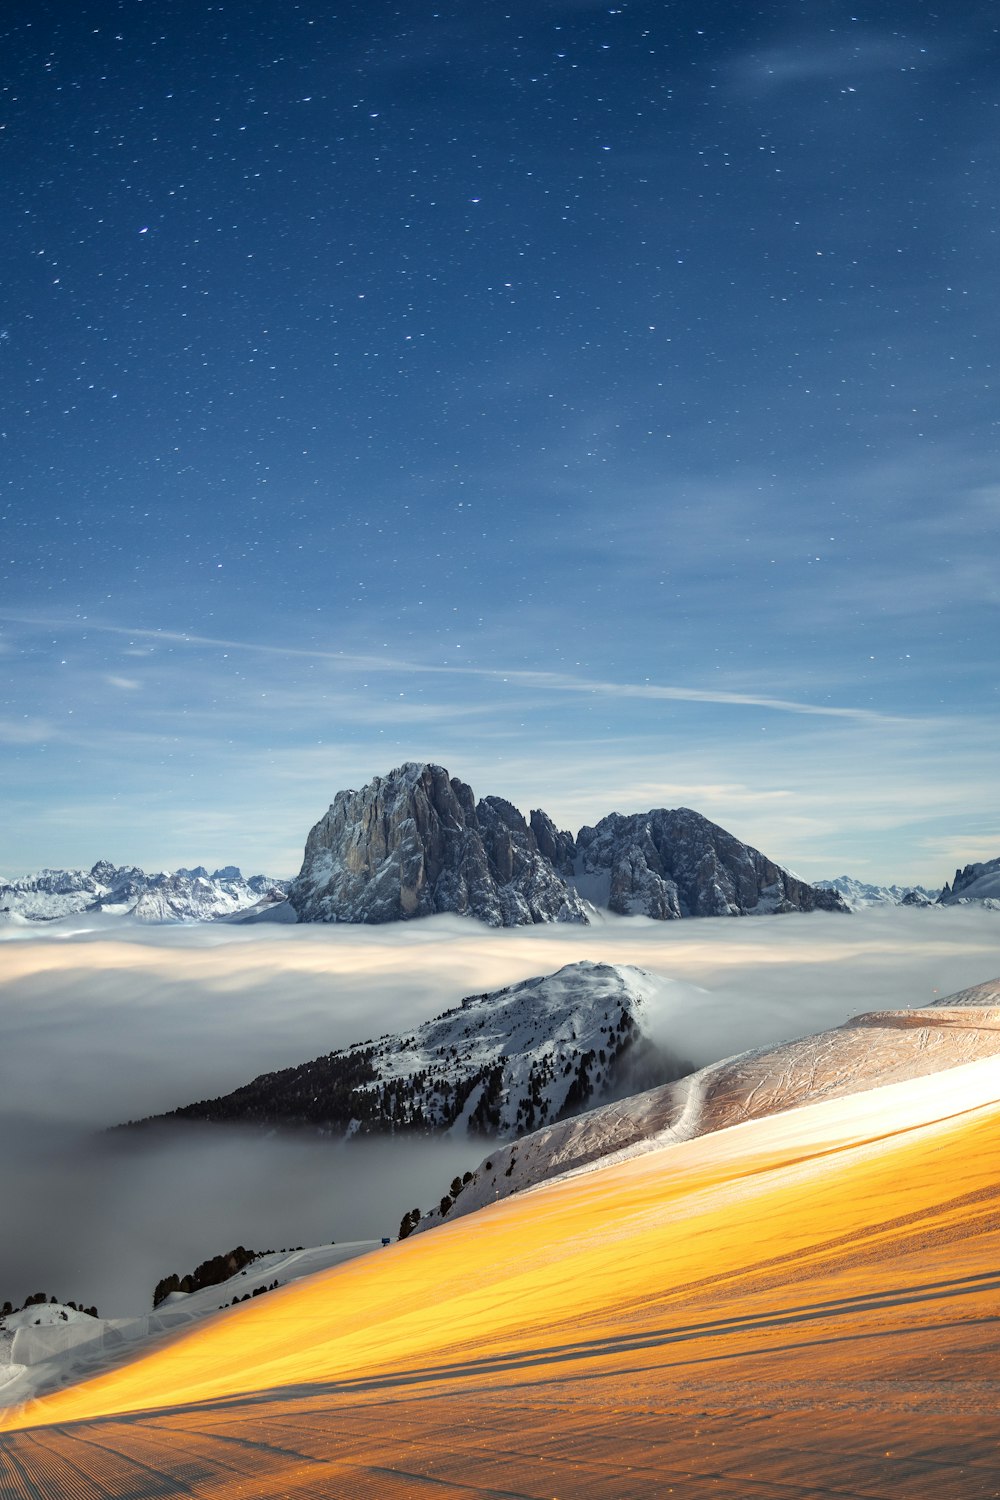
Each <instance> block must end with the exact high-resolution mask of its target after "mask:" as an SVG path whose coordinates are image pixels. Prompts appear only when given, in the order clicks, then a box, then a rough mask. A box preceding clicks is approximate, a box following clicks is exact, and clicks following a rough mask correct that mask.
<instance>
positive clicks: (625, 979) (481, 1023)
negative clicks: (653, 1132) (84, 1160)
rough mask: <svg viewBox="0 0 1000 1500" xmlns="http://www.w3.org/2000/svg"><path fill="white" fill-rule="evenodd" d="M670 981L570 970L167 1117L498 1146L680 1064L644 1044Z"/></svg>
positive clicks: (579, 967) (616, 970) (602, 967)
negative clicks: (466, 1139) (469, 1139)
mask: <svg viewBox="0 0 1000 1500" xmlns="http://www.w3.org/2000/svg"><path fill="white" fill-rule="evenodd" d="M669 985H670V981H669V980H665V979H659V978H657V977H656V976H655V975H653V974H649V973H646V972H645V971H644V970H642V969H637V968H632V967H630V966H628V965H625V964H618V965H612V964H595V963H586V962H584V963H575V964H567V965H566V967H565V968H562V969H560V970H559V971H558V972H557V973H555V974H550V975H545V976H540V977H538V978H535V979H527V980H525V981H524V982H523V983H521V984H515V985H512V986H510V987H509V988H507V989H503V990H497V991H495V992H494V993H492V994H482V995H470V996H469V997H468V998H467V999H465V1000H463V1001H462V1003H461V1005H459V1006H457V1007H455V1008H454V1009H453V1010H448V1011H445V1012H444V1013H443V1014H442V1015H440V1016H438V1017H436V1018H435V1019H434V1020H432V1021H427V1022H425V1023H424V1024H423V1025H421V1026H418V1027H416V1028H415V1030H413V1031H410V1032H407V1033H406V1034H404V1035H402V1036H382V1037H379V1038H377V1039H376V1040H372V1041H366V1042H361V1043H358V1044H356V1045H355V1046H353V1047H348V1048H345V1049H344V1050H342V1051H339V1052H331V1053H329V1054H328V1055H327V1056H326V1057H319V1058H315V1059H314V1060H313V1061H312V1062H309V1063H304V1064H303V1065H302V1066H300V1067H295V1068H285V1069H283V1070H282V1071H280V1072H277V1073H265V1074H262V1075H261V1076H260V1077H259V1078H255V1079H253V1081H252V1082H250V1083H248V1084H245V1085H244V1086H243V1087H242V1088H238V1089H235V1090H234V1091H233V1092H232V1093H231V1094H227V1095H225V1096H224V1097H222V1098H219V1099H208V1100H203V1101H202V1102H200V1103H198V1104H190V1105H187V1106H185V1107H183V1108H181V1109H177V1110H174V1111H172V1113H171V1114H169V1115H166V1116H160V1117H158V1118H160V1119H167V1120H174V1119H178V1120H207V1121H213V1122H225V1123H246V1124H256V1125H267V1126H275V1125H283V1126H289V1127H303V1126H305V1127H309V1128H313V1129H319V1130H322V1131H324V1132H330V1133H334V1134H337V1135H341V1136H350V1135H354V1134H361V1135H379V1134H395V1133H399V1132H404V1131H405V1132H413V1131H416V1132H418V1133H438V1132H442V1131H450V1132H452V1133H455V1134H465V1133H468V1134H470V1135H480V1136H487V1137H500V1138H502V1139H506V1138H508V1137H511V1136H518V1135H523V1134H525V1133H526V1132H527V1131H531V1130H534V1129H535V1128H536V1127H537V1126H539V1125H543V1124H547V1123H550V1122H552V1121H553V1120H559V1119H561V1118H563V1117H564V1116H566V1115H569V1114H572V1113H575V1112H577V1111H579V1110H580V1109H584V1108H586V1107H587V1105H589V1104H591V1103H593V1102H594V1101H595V1100H596V1099H599V1098H601V1097H608V1096H609V1095H611V1094H613V1093H621V1092H623V1091H626V1090H628V1089H632V1088H644V1087H648V1086H649V1085H650V1084H651V1083H652V1082H654V1081H658V1082H659V1081H662V1080H664V1079H666V1078H676V1077H679V1076H680V1075H681V1074H682V1073H683V1072H684V1071H686V1070H688V1069H689V1066H690V1065H685V1064H682V1063H680V1062H679V1061H678V1060H677V1059H675V1058H671V1057H668V1056H667V1055H665V1054H664V1053H663V1052H661V1051H660V1050H659V1049H658V1048H656V1047H655V1046H654V1045H653V1043H652V1042H651V1041H650V1039H649V1037H648V1035H647V1034H646V1030H645V1026H644V1022H645V1019H646V1014H647V1008H648V1005H649V1002H650V1001H651V1000H653V999H654V998H655V997H657V996H659V995H661V994H662V993H663V992H665V991H666V990H667V989H668V988H669Z"/></svg>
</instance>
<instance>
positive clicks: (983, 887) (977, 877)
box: [938, 859, 1000, 910]
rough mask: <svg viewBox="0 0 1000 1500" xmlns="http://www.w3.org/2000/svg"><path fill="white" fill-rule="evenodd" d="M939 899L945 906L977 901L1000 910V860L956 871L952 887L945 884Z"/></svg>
mask: <svg viewBox="0 0 1000 1500" xmlns="http://www.w3.org/2000/svg"><path fill="white" fill-rule="evenodd" d="M938 899H939V900H940V902H941V904H942V905H943V906H959V905H961V904H962V903H963V902H966V901H975V902H979V903H980V904H982V905H983V906H989V907H995V908H997V909H998V910H1000V859H988V860H986V861H984V862H983V863H982V864H975V865H966V866H965V869H964V870H956V871H955V878H954V880H953V881H952V882H951V884H950V885H949V884H948V882H947V881H946V882H945V885H944V888H943V890H942V891H941V895H940V897H939V898H938Z"/></svg>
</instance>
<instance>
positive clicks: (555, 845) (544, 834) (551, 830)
mask: <svg viewBox="0 0 1000 1500" xmlns="http://www.w3.org/2000/svg"><path fill="white" fill-rule="evenodd" d="M531 831H532V833H533V834H534V835H535V843H536V844H537V845H538V852H539V854H544V855H545V858H546V859H547V860H548V861H549V863H550V864H551V865H552V867H553V868H554V869H556V870H558V871H559V874H560V875H572V874H573V864H574V860H575V859H576V840H575V839H574V837H573V835H572V834H571V833H564V832H562V831H561V830H560V829H558V828H557V827H556V825H555V824H554V823H553V821H552V819H551V818H550V817H549V815H548V813H546V812H542V810H541V808H538V807H536V808H534V809H533V810H532V813H531Z"/></svg>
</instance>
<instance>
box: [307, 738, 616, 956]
mask: <svg viewBox="0 0 1000 1500" xmlns="http://www.w3.org/2000/svg"><path fill="white" fill-rule="evenodd" d="M289 900H290V901H291V903H292V905H293V906H294V907H295V910H296V911H297V912H298V915H299V919H300V920H301V921H305V922H395V921H399V920H400V919H403V918H409V917H421V916H429V915H430V914H432V913H434V912H455V913H458V914H459V915H464V916H472V917H477V918H478V919H479V920H480V921H482V922H486V923H487V924H488V925H489V926H491V927H517V926H522V925H527V924H530V923H534V922H585V921H586V920H587V918H586V913H585V911H584V908H583V904H582V903H581V901H580V900H579V898H578V897H577V896H576V894H575V893H574V892H573V891H570V890H568V889H567V887H566V885H565V883H564V882H563V881H562V880H561V879H560V877H559V876H558V875H557V874H556V872H555V870H554V869H553V868H552V866H551V864H550V863H549V861H548V860H547V859H546V858H545V857H544V856H543V855H542V854H540V853H539V850H538V845H537V843H536V841H535V836H534V834H533V833H532V831H531V829H530V828H529V827H528V825H527V824H526V823H525V821H524V818H523V817H522V816H521V814H520V813H519V812H518V810H517V808H516V807H512V806H511V804H510V803H509V802H505V801H504V800H503V799H502V798H500V797H486V798H484V799H483V800H482V801H480V802H479V803H478V804H477V803H476V801H475V798H474V796H473V793H472V790H471V788H470V787H468V786H467V785H466V784H465V782H463V781H459V780H458V779H457V778H451V777H449V775H448V772H447V771H446V770H445V769H444V768H443V767H442V766H433V765H417V764H416V763H415V762H412V761H411V762H409V763H408V764H406V765H404V766H400V767H399V769H398V770H395V771H391V772H390V773H389V775H388V776H376V778H375V779H374V781H372V782H370V783H369V785H368V786H366V787H363V788H362V789H361V791H346V792H339V793H338V794H337V797H336V798H335V800H334V802H333V805H332V806H331V808H330V810H329V812H327V814H326V816H325V817H323V818H321V819H320V821H319V822H318V823H317V824H316V826H315V827H314V828H313V830H312V832H311V833H310V834H309V838H308V840H307V842H306V851H305V858H304V860H303V864H302V870H301V872H300V874H299V876H298V879H297V880H295V881H294V882H293V884H292V888H291V890H290V892H289Z"/></svg>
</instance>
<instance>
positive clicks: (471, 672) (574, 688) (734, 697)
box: [0, 615, 896, 722]
mask: <svg viewBox="0 0 1000 1500" xmlns="http://www.w3.org/2000/svg"><path fill="white" fill-rule="evenodd" d="M0 618H4V619H6V620H8V621H10V622H12V623H13V622H16V623H19V624H22V625H33V626H44V627H45V628H46V629H58V630H73V631H76V632H79V633H82V634H92V633H100V634H106V635H116V636H126V637H128V639H129V640H130V641H135V640H146V641H149V642H151V643H158V644H163V645H171V646H185V647H191V648H198V647H203V648H211V649H213V650H225V651H240V652H246V653H249V654H254V655H258V656H262V657H278V658H288V659H296V660H310V661H317V662H320V661H322V662H326V663H329V664H332V665H333V666H336V667H340V668H342V669H344V670H349V671H362V672H393V673H404V674H408V675H409V674H414V675H419V674H425V675H429V676H436V677H464V678H476V679H478V680H480V681H482V682H488V683H494V684H496V683H513V684H516V685H518V686H520V687H525V688H532V689H535V690H537V691H539V692H556V693H577V694H582V695H588V696H600V697H604V698H618V699H621V698H632V699H645V700H648V701H653V702H675V703H718V704H724V705H726V706H727V707H742V708H753V709H762V708H763V709H772V710H774V711H775V712H778V713H788V714H804V715H808V716H818V717H821V718H834V719H858V720H862V721H866V722H872V721H874V722H889V721H890V720H895V718H896V716H893V715H887V714H881V713H878V712H876V711H875V710H873V709H865V708H855V707H851V706H848V705H834V704H821V703H804V702H798V701H796V700H795V699H791V698H779V697H773V696H771V695H769V694H764V693H731V692H726V691H724V690H721V689H718V688H699V687H687V686H679V685H673V684H667V683H655V682H648V681H647V682H627V681H623V682H614V681H609V680H607V679H601V678H591V677H578V676H575V675H573V674H572V673H568V672H541V671H530V670H524V669H522V668H516V667H511V668H500V667H480V666H473V665H470V666H465V665H460V664H458V663H456V662H445V663H441V662H426V661H419V660H414V659H411V658H405V657H395V656H376V655H361V654H357V653H353V652H347V651H327V650H323V649H321V648H314V647H307V646H284V645H274V644H271V643H268V642H261V641H241V640H235V639H232V638H230V637H226V636H206V635H195V634H192V633H189V632H186V631H171V630H146V629H135V628H129V627H125V626H121V625H110V624H104V623H100V622H95V621H93V620H86V621H80V620H72V619H61V618H47V619H38V618H35V619H32V618H30V617H27V616H14V615H3V616H0ZM110 680H114V679H110ZM122 681H123V680H122ZM119 685H120V684H119Z"/></svg>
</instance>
